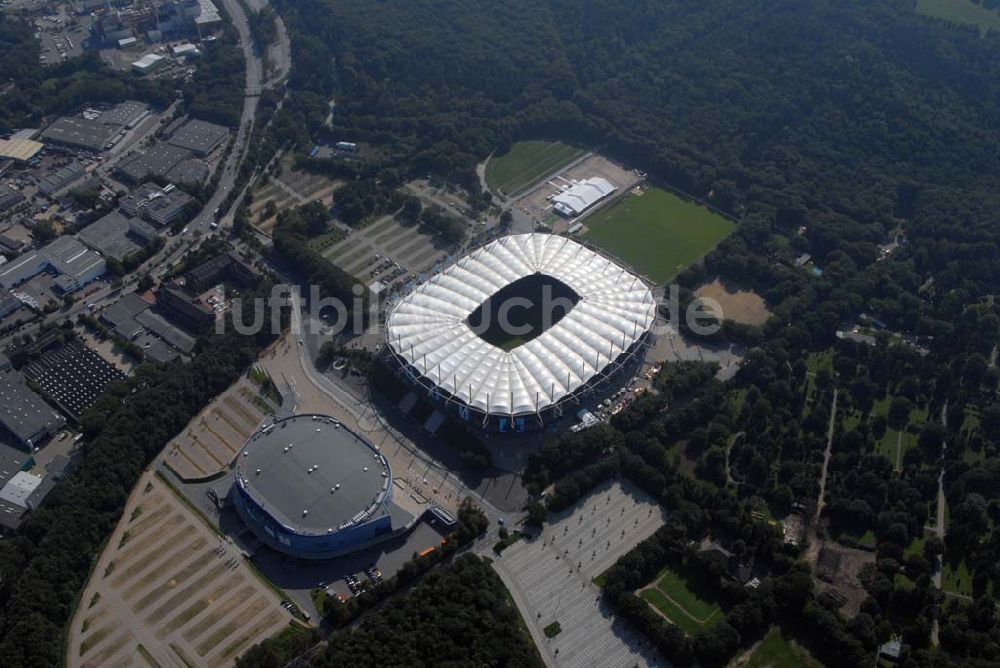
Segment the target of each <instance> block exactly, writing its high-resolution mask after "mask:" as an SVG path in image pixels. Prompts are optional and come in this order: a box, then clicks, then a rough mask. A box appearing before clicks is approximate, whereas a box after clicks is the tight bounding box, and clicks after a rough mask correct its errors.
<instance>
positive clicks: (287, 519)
mask: <svg viewBox="0 0 1000 668" xmlns="http://www.w3.org/2000/svg"><path fill="white" fill-rule="evenodd" d="M235 469H236V471H235V480H234V483H233V486H232V488H231V491H230V497H231V498H232V500H233V503H234V505H235V507H236V510H237V512H238V513H239V515H240V517H241V518H242V519H243V521H244V522H245V523H246V525H247V526H248V527H249V528H250V530H251V531H253V533H254V534H255V535H256V536H257V537H258V538H259V539H260V540H261V541H263V542H264V543H265V544H266V545H268V546H269V547H271V548H272V549H274V550H277V551H279V552H282V553H284V554H288V555H290V556H293V557H298V558H306V559H325V558H332V557H337V556H340V555H344V554H349V553H351V552H354V551H356V550H359V549H361V548H364V547H367V546H370V545H373V544H375V543H378V542H381V541H383V540H385V539H387V538H391V537H393V536H395V535H398V534H399V533H400V532H402V531H405V530H407V529H408V528H409V527H410V526H412V524H413V522H414V518H413V516H412V515H410V514H409V513H407V512H406V511H404V510H402V509H401V508H399V507H397V506H396V505H395V504H393V502H392V486H393V483H392V471H391V469H390V468H389V462H388V461H387V460H386V458H385V457H384V456H383V455H382V454H380V453H379V451H378V449H377V448H376V447H374V446H373V445H371V444H370V443H368V442H367V441H365V440H364V439H363V438H361V437H360V436H358V435H357V434H355V433H354V432H352V431H351V430H349V429H348V428H347V427H345V426H343V425H342V424H340V423H339V422H338V421H337V420H335V419H334V418H332V417H327V416H324V415H298V416H295V417H291V418H287V419H284V420H279V421H277V422H275V423H272V424H269V425H267V426H265V427H263V428H262V429H260V430H258V431H257V432H256V433H255V434H254V435H253V436H251V437H250V439H249V440H248V441H247V442H246V444H245V445H244V446H243V448H242V449H241V451H240V453H239V455H238V456H237V458H236V466H235Z"/></svg>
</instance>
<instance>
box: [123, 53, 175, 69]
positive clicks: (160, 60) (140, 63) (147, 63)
mask: <svg viewBox="0 0 1000 668" xmlns="http://www.w3.org/2000/svg"><path fill="white" fill-rule="evenodd" d="M166 63H167V59H166V58H164V57H163V56H161V55H160V54H158V53H147V54H146V55H145V56H143V57H142V58H140V59H139V60H137V61H135V62H134V63H132V71H133V72H135V73H137V74H149V73H150V72H154V71H156V70H157V69H159V68H160V67H162V66H163V65H165V64H166Z"/></svg>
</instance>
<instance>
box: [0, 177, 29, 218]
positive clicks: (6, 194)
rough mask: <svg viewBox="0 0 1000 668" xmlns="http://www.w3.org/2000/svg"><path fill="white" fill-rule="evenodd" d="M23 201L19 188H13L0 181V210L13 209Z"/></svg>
mask: <svg viewBox="0 0 1000 668" xmlns="http://www.w3.org/2000/svg"><path fill="white" fill-rule="evenodd" d="M23 201H24V195H23V194H22V193H21V191H19V190H14V189H13V188H11V187H10V186H9V185H7V184H6V183H0V212H4V211H8V210H10V209H13V208H14V207H15V206H17V205H18V204H20V203H21V202H23Z"/></svg>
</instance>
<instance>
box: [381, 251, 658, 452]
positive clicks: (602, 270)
mask: <svg viewBox="0 0 1000 668" xmlns="http://www.w3.org/2000/svg"><path fill="white" fill-rule="evenodd" d="M541 283H544V285H540V284H541ZM527 284H533V285H532V286H529V287H531V288H532V289H534V290H536V293H535V294H531V295H527V294H525V291H524V290H520V291H519V286H522V285H527ZM546 287H547V288H549V289H554V290H555V292H556V293H557V296H558V299H561V300H562V303H561V307H562V311H561V316H560V317H559V319H558V320H555V322H553V323H551V324H550V326H548V328H547V329H542V328H538V329H540V330H541V331H540V333H538V334H537V335H536V336H535V337H534V338H531V339H530V340H526V341H523V342H520V343H519V344H518V343H515V344H514V345H513V346H507V347H504V346H501V345H498V344H497V343H495V342H491V341H488V340H487V338H485V336H484V334H485V332H484V331H482V330H479V329H478V328H477V327H478V325H477V326H473V324H472V319H473V318H474V316H475V314H477V313H482V312H483V308H484V306H487V305H490V304H494V305H495V303H496V302H498V301H499V302H501V303H500V310H501V312H503V309H504V308H505V305H504V304H503V303H502V302H503V300H506V299H508V298H519V299H527V300H529V302H528V303H531V304H538V303H539V302H538V301H535V300H536V299H537V300H540V303H541V305H542V307H543V308H544V307H545V304H546V301H545V300H546V299H547V298H546V297H545V294H544V291H545V289H546ZM537 293H541V295H539V294H537ZM550 297H551V295H550ZM555 305H556V304H555V302H553V303H552V306H555ZM512 310H513V309H512ZM521 310H523V305H522V309H521ZM540 310H541V309H540ZM540 310H539V311H540ZM501 317H503V316H501ZM655 319H656V301H655V299H654V296H653V292H652V290H651V289H650V288H649V286H648V285H646V284H645V283H644V282H643V281H642V279H641V278H639V277H638V276H636V275H634V274H632V273H631V272H630V271H628V270H627V269H625V268H624V267H621V266H619V265H618V264H616V263H615V262H614V261H612V260H610V259H608V258H605V257H603V256H602V255H600V254H598V253H597V252H595V251H593V250H591V249H590V248H587V247H586V246H583V245H581V244H579V243H577V242H576V241H573V240H572V239H569V238H567V237H560V236H553V235H548V234H518V235H511V236H507V237H503V238H500V239H498V240H496V241H493V242H491V243H489V244H487V245H485V246H483V247H481V248H479V249H478V250H475V251H473V252H471V253H470V254H468V255H466V256H464V257H462V258H461V259H459V260H458V261H456V262H455V263H454V264H452V265H451V266H449V267H447V268H446V269H444V270H443V271H442V272H441V273H439V274H437V275H435V276H434V277H433V278H431V279H430V280H428V281H427V282H425V283H423V284H421V285H419V286H418V287H416V288H415V289H414V290H413V291H411V292H410V293H409V294H408V295H406V296H404V297H403V298H402V299H401V300H399V301H398V302H397V303H396V304H395V305H394V306H392V307H390V310H389V315H388V319H387V321H386V338H387V341H386V342H387V344H388V346H387V347H388V350H389V354H390V356H391V357H392V359H394V360H395V361H396V362H397V364H398V368H399V369H400V373H401V374H402V375H403V376H404V378H406V379H408V380H409V381H410V382H412V383H413V384H415V385H416V386H417V387H419V388H421V389H422V390H423V391H426V392H427V393H428V394H429V395H430V397H431V399H432V400H433V401H435V402H436V403H438V404H439V405H440V406H441V407H442V408H443V409H446V410H448V411H452V412H454V413H455V414H457V415H458V417H459V418H460V419H461V420H464V421H468V422H470V423H471V424H475V425H477V426H481V428H483V429H486V430H488V431H496V432H501V433H503V432H520V431H530V430H532V429H538V428H541V427H542V426H543V425H544V424H545V423H546V422H547V420H548V418H549V417H558V416H561V415H562V408H561V405H562V404H563V403H565V402H567V401H569V400H571V399H574V398H578V397H579V396H580V395H581V394H583V393H585V392H587V391H589V390H591V389H593V388H594V387H596V386H597V385H598V384H599V383H601V382H602V381H603V380H605V379H607V378H608V377H609V376H611V375H612V374H613V373H614V372H615V371H617V370H618V369H619V368H621V367H622V365H624V364H626V363H627V362H628V361H630V360H631V359H632V358H633V357H634V355H635V353H636V352H637V351H638V350H640V349H641V347H642V345H643V344H644V343H645V342H646V341H647V340H648V334H647V333H648V332H649V330H650V328H651V327H652V325H653V322H654V320H655ZM477 322H478V321H477Z"/></svg>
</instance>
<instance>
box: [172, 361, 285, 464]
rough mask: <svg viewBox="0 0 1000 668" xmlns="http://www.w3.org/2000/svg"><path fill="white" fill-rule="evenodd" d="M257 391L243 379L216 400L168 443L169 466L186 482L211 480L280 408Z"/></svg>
mask: <svg viewBox="0 0 1000 668" xmlns="http://www.w3.org/2000/svg"><path fill="white" fill-rule="evenodd" d="M258 389H259V388H258V386H257V385H256V384H255V383H253V382H252V381H250V380H248V379H246V378H244V379H242V380H240V381H238V382H237V383H236V384H235V385H233V386H232V387H231V388H229V389H228V390H226V391H225V392H224V393H223V394H221V395H219V396H218V397H216V398H215V400H213V401H212V403H211V404H209V406H208V407H207V408H206V409H205V410H203V411H202V412H201V413H200V414H199V415H198V416H197V417H196V418H195V419H194V420H192V421H191V422H190V423H189V424H188V426H187V427H186V428H185V429H184V431H183V432H181V433H180V435H179V436H177V437H176V438H174V439H173V440H172V441H170V443H168V444H167V447H166V449H165V453H166V456H165V458H164V462H165V463H166V465H167V467H169V468H170V469H171V470H172V471H174V472H175V473H176V474H177V475H179V476H180V477H181V478H182V479H184V480H198V479H202V478H208V477H211V476H214V475H217V474H218V473H220V472H221V471H222V470H224V469H225V468H226V466H228V465H229V463H230V462H231V461H232V460H233V457H235V456H236V453H237V452H239V449H240V448H241V447H243V444H244V443H245V442H246V440H247V438H249V437H250V435H251V434H252V433H253V432H254V430H256V429H257V427H258V426H259V425H260V423H261V422H262V421H263V420H264V418H265V417H267V416H268V415H272V414H274V413H275V412H276V411H277V410H278V408H279V406H277V405H275V404H274V403H273V402H272V401H271V400H270V399H269V398H267V397H264V396H261V394H260V392H259V391H258Z"/></svg>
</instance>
